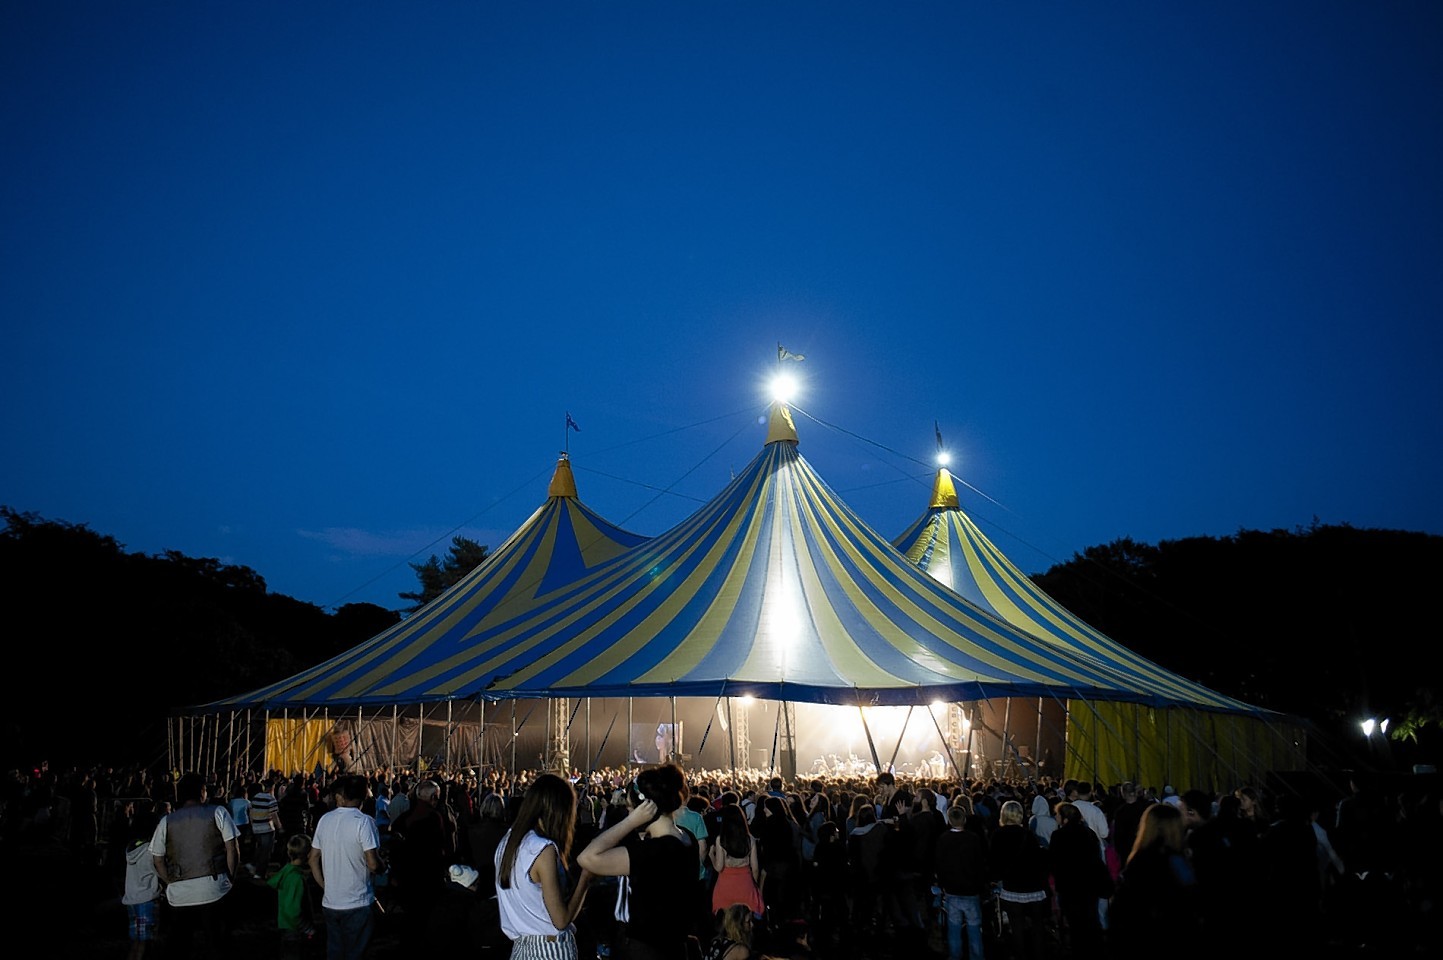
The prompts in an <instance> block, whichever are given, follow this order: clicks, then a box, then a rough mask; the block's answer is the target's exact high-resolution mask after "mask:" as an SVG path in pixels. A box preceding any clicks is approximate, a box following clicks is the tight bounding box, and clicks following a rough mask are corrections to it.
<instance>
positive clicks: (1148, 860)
mask: <svg viewBox="0 0 1443 960" xmlns="http://www.w3.org/2000/svg"><path fill="white" fill-rule="evenodd" d="M1200 916H1201V915H1200V913H1199V910H1198V903H1197V880H1196V878H1195V876H1194V874H1193V869H1192V865H1191V864H1190V863H1189V862H1188V858H1187V824H1186V823H1185V822H1184V820H1183V815H1182V811H1180V810H1179V809H1178V808H1177V807H1175V806H1173V805H1172V804H1169V803H1154V804H1150V805H1149V806H1148V808H1147V809H1146V810H1144V811H1143V813H1142V820H1141V821H1139V823H1138V828H1137V839H1136V840H1134V841H1133V844H1132V851H1131V852H1130V853H1129V854H1128V856H1127V862H1126V863H1125V864H1124V865H1123V868H1122V875H1121V877H1120V878H1119V881H1118V885H1117V891H1116V893H1114V894H1113V897H1112V904H1111V906H1110V907H1108V911H1107V940H1108V947H1109V951H1110V952H1111V953H1112V955H1113V956H1116V957H1124V956H1126V957H1132V956H1139V955H1142V954H1145V953H1157V952H1166V953H1167V954H1168V955H1169V956H1172V957H1194V956H1200V955H1201V953H1202V949H1201V947H1200V944H1201V940H1202V937H1201V933H1202V924H1201V920H1200Z"/></svg>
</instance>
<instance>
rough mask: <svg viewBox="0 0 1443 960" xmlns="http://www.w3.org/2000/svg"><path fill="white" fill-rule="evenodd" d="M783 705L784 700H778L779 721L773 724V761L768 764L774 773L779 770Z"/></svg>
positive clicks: (770, 770) (770, 771) (771, 772)
mask: <svg viewBox="0 0 1443 960" xmlns="http://www.w3.org/2000/svg"><path fill="white" fill-rule="evenodd" d="M782 706H783V704H782V702H781V701H780V700H778V701H777V722H776V723H774V724H773V725H772V757H771V762H770V763H769V764H768V768H769V770H768V772H769V774H773V775H774V774H776V772H777V738H778V737H780V736H781V734H782V709H781V708H782Z"/></svg>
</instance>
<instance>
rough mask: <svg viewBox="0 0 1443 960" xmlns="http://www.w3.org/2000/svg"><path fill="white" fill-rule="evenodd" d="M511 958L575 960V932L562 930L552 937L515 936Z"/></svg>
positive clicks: (519, 959)
mask: <svg viewBox="0 0 1443 960" xmlns="http://www.w3.org/2000/svg"><path fill="white" fill-rule="evenodd" d="M511 960H577V958H576V934H575V933H574V932H572V931H571V930H563V931H561V932H560V933H558V934H557V935H556V936H554V937H517V938H516V939H515V940H512V941H511Z"/></svg>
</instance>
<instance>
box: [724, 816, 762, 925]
mask: <svg viewBox="0 0 1443 960" xmlns="http://www.w3.org/2000/svg"><path fill="white" fill-rule="evenodd" d="M718 812H719V814H720V822H721V833H720V835H719V836H718V837H717V842H716V843H715V844H713V845H712V850H711V863H712V869H714V870H715V871H716V883H715V884H714V885H713V887H712V897H711V907H712V912H713V914H715V913H717V912H719V911H722V910H725V909H726V908H727V907H730V906H731V905H732V904H736V903H741V904H746V906H747V907H748V908H749V909H750V910H751V911H752V913H753V914H755V915H756V916H757V918H758V919H760V918H761V917H763V916H764V915H765V913H766V909H765V907H764V905H763V900H762V891H761V879H762V867H761V859H760V857H759V855H758V853H757V840H756V837H753V836H752V833H751V830H750V828H749V827H748V826H747V821H746V817H744V816H743V815H742V811H741V808H740V807H737V806H734V805H728V806H724V807H722V808H721V810H720V811H718Z"/></svg>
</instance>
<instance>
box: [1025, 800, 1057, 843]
mask: <svg viewBox="0 0 1443 960" xmlns="http://www.w3.org/2000/svg"><path fill="white" fill-rule="evenodd" d="M1027 829H1029V830H1031V831H1032V832H1033V833H1034V834H1036V835H1037V842H1038V843H1040V844H1042V846H1043V848H1044V849H1045V848H1046V847H1047V846H1048V845H1049V844H1050V843H1051V842H1052V832H1053V831H1054V830H1056V829H1057V817H1056V816H1054V815H1053V812H1052V800H1051V799H1049V798H1048V797H1047V795H1046V794H1042V793H1039V794H1038V795H1037V796H1035V797H1033V798H1032V816H1031V817H1029V818H1028V819H1027Z"/></svg>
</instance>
